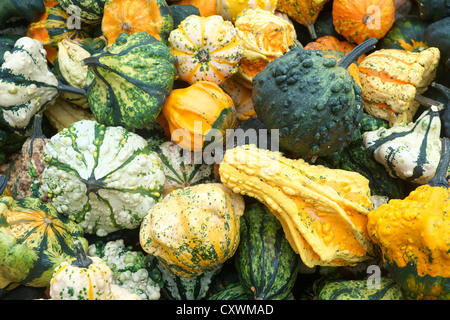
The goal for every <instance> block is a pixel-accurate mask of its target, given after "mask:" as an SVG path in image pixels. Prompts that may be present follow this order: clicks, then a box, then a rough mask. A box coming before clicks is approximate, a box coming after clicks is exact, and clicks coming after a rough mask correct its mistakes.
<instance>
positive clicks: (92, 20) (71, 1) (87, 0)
mask: <svg viewBox="0 0 450 320" xmlns="http://www.w3.org/2000/svg"><path fill="white" fill-rule="evenodd" d="M58 2H59V4H60V5H61V7H63V8H64V10H66V11H68V10H70V11H71V13H72V14H78V16H79V19H80V20H81V21H82V22H84V23H88V24H100V23H101V21H102V17H103V8H104V6H105V3H106V0H58Z"/></svg>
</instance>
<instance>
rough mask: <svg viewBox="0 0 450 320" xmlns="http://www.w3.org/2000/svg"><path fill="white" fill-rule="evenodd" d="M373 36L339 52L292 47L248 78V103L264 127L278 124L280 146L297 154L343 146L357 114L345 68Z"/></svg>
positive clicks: (357, 95)
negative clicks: (250, 80)
mask: <svg viewBox="0 0 450 320" xmlns="http://www.w3.org/2000/svg"><path fill="white" fill-rule="evenodd" d="M375 43H376V39H371V40H367V42H365V43H364V44H361V45H359V46H357V47H355V48H354V49H353V50H352V51H350V52H349V53H348V54H347V55H346V56H344V58H342V59H341V60H339V62H336V59H335V58H327V57H324V55H323V53H322V52H321V51H318V50H304V49H302V48H299V47H295V48H293V49H292V50H291V51H289V52H287V53H285V54H284V55H283V56H281V57H279V58H277V59H275V60H274V61H272V62H271V63H269V64H268V65H267V66H266V67H265V68H264V69H263V70H262V71H260V72H259V73H258V74H257V75H256V76H255V78H254V79H253V96H252V100H253V107H254V109H255V111H256V114H257V115H258V118H259V119H260V120H261V122H262V123H263V124H264V125H265V126H266V127H267V128H268V129H269V130H270V129H278V130H279V145H280V148H282V149H284V150H286V151H289V152H292V153H293V154H296V155H299V156H320V155H321V156H324V155H328V154H331V153H334V152H336V151H339V150H341V149H342V148H344V147H345V146H346V145H348V143H350V141H351V139H352V136H353V132H354V131H355V129H357V128H358V126H359V123H360V122H361V119H362V112H363V108H362V106H363V103H362V96H361V94H362V92H361V88H360V87H359V86H358V85H357V84H356V83H355V81H354V80H353V77H352V76H351V75H350V74H349V73H348V72H347V71H346V69H347V68H348V67H349V65H350V64H351V63H352V62H353V61H354V60H356V59H357V58H358V57H359V56H360V55H362V54H365V52H367V51H368V50H371V49H372V48H373V47H374V45H375Z"/></svg>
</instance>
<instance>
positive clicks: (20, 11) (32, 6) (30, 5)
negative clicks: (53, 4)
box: [0, 0, 45, 29]
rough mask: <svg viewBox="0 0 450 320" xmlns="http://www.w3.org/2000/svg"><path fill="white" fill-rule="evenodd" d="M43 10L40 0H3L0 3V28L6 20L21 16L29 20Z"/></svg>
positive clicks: (6, 22) (5, 24)
mask: <svg viewBox="0 0 450 320" xmlns="http://www.w3.org/2000/svg"><path fill="white" fill-rule="evenodd" d="M44 11H45V6H44V1H42V0H3V1H2V2H1V3H0V28H1V29H3V27H5V26H7V24H8V20H10V19H12V18H23V19H25V20H26V21H28V22H31V21H33V20H35V19H36V18H37V17H38V15H39V14H41V13H43V12H44Z"/></svg>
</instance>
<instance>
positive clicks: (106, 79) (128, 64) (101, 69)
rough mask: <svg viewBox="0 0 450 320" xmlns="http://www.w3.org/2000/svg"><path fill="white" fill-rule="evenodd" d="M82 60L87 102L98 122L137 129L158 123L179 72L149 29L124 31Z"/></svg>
mask: <svg viewBox="0 0 450 320" xmlns="http://www.w3.org/2000/svg"><path fill="white" fill-rule="evenodd" d="M83 61H84V63H85V64H86V65H87V66H88V68H89V69H88V74H87V78H86V93H87V99H88V103H89V105H90V108H91V110H92V112H93V113H94V116H95V118H96V119H97V121H98V122H99V123H101V124H104V125H107V126H122V127H124V128H126V129H128V130H131V131H135V130H136V129H145V128H146V127H148V126H150V125H152V124H153V123H155V122H156V117H157V116H158V115H159V113H160V111H161V109H162V107H163V105H164V103H165V101H166V98H167V97H168V96H169V94H170V91H171V90H172V86H173V82H174V79H175V74H176V69H175V58H174V56H173V55H172V54H171V53H170V49H169V48H168V47H167V46H166V45H165V44H164V43H162V42H161V41H158V40H157V39H156V38H154V37H153V36H151V35H150V34H148V33H146V32H138V33H134V34H132V35H129V34H128V33H122V34H121V35H120V36H119V37H118V38H117V39H116V41H115V42H114V44H113V45H112V46H111V47H110V48H109V49H108V50H107V51H104V52H102V53H98V54H94V55H92V56H91V57H89V58H87V59H84V60H83Z"/></svg>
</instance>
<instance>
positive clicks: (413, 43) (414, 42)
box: [378, 16, 428, 52]
mask: <svg viewBox="0 0 450 320" xmlns="http://www.w3.org/2000/svg"><path fill="white" fill-rule="evenodd" d="M427 26H428V23H426V22H424V21H422V20H420V18H419V17H417V16H406V17H403V18H401V19H399V20H396V21H395V22H394V24H393V25H392V27H391V29H390V30H389V31H388V33H387V34H386V35H385V36H384V37H383V38H381V39H380V41H379V42H378V47H379V48H380V49H399V50H406V51H412V52H418V51H422V50H424V49H426V48H428V45H427V44H426V43H425V38H424V32H425V29H426V28H427Z"/></svg>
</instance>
